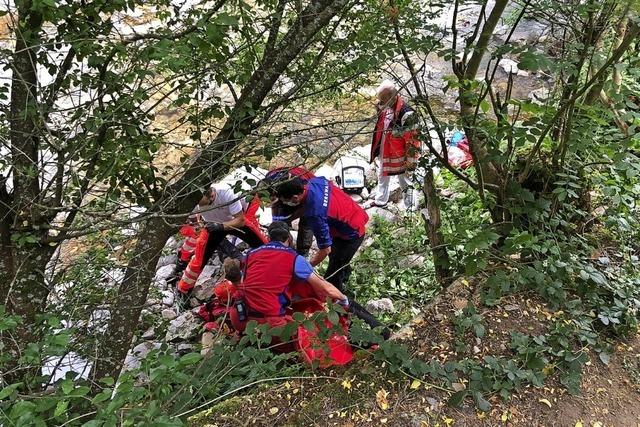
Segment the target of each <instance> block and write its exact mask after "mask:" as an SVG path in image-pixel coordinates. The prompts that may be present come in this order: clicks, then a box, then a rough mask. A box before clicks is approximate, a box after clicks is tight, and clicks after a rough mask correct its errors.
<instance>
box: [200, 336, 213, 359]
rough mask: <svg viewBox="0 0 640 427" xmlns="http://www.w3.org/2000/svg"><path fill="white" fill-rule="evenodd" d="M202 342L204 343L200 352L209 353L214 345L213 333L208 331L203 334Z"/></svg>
mask: <svg viewBox="0 0 640 427" xmlns="http://www.w3.org/2000/svg"><path fill="white" fill-rule="evenodd" d="M200 343H201V344H202V350H200V354H202V355H203V356H204V355H205V354H207V353H209V352H210V351H211V348H212V347H213V343H214V335H213V333H211V332H209V331H207V332H205V333H204V334H202V339H201V340H200Z"/></svg>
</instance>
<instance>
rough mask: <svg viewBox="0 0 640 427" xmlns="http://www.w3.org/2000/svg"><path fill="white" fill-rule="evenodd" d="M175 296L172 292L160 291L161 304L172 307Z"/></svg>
mask: <svg viewBox="0 0 640 427" xmlns="http://www.w3.org/2000/svg"><path fill="white" fill-rule="evenodd" d="M175 299H176V296H175V294H174V293H173V291H162V304H164V305H167V306H169V307H170V306H172V305H173V303H174V302H175Z"/></svg>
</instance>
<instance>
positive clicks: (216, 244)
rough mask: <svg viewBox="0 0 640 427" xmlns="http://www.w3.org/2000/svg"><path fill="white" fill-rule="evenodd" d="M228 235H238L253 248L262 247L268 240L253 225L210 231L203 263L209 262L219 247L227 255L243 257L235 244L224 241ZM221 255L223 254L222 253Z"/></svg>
mask: <svg viewBox="0 0 640 427" xmlns="http://www.w3.org/2000/svg"><path fill="white" fill-rule="evenodd" d="M228 235H231V236H236V237H238V238H239V239H240V240H242V241H243V242H245V243H246V244H247V245H249V246H250V247H252V248H257V247H260V246H262V245H263V244H265V243H266V240H264V237H263V236H262V235H261V234H260V233H258V232H256V231H255V230H253V229H252V228H251V227H248V226H246V225H245V226H244V227H240V228H238V229H237V230H225V231H223V232H217V233H210V234H209V239H208V240H207V246H206V247H205V249H204V257H203V258H204V259H203V261H202V265H205V264H207V262H209V260H210V259H211V257H212V256H213V254H214V252H215V251H216V250H218V249H220V252H224V254H225V255H227V256H230V257H232V258H238V259H239V258H240V257H241V253H240V251H238V249H237V248H236V247H235V246H233V245H232V244H231V243H230V242H229V244H227V243H224V241H225V240H226V237H227V236H228ZM221 243H222V245H221ZM221 246H222V247H221ZM220 255H222V253H221V254H220ZM222 258H223V257H222V256H220V259H221V260H222Z"/></svg>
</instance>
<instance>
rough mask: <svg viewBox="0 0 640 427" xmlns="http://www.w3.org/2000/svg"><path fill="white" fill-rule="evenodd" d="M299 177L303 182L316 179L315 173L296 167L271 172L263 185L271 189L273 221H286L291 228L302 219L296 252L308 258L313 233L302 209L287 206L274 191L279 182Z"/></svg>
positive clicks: (299, 225)
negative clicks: (292, 223)
mask: <svg viewBox="0 0 640 427" xmlns="http://www.w3.org/2000/svg"><path fill="white" fill-rule="evenodd" d="M296 176H297V177H299V178H300V179H301V180H302V181H303V182H307V181H309V180H310V179H311V178H315V175H313V173H311V172H309V171H308V170H306V169H305V168H303V167H299V166H295V167H292V168H284V167H283V168H277V169H273V170H270V171H269V172H268V173H267V175H266V176H265V178H264V180H263V184H265V185H268V186H269V187H270V189H269V193H270V195H271V216H272V219H273V221H284V222H286V223H287V224H288V225H289V227H291V222H292V221H293V220H295V219H298V218H299V219H300V222H299V224H298V238H297V239H296V247H295V248H296V251H297V252H298V253H299V254H300V255H302V256H304V257H306V256H307V255H309V250H310V249H311V245H312V244H313V231H312V230H311V228H309V226H308V224H307V221H306V220H305V219H304V217H303V215H302V209H301V208H300V207H295V206H287V205H285V204H284V203H282V201H280V200H279V199H278V197H277V196H276V194H275V190H274V189H273V185H274V184H275V183H277V182H279V181H284V180H287V179H290V178H292V177H296Z"/></svg>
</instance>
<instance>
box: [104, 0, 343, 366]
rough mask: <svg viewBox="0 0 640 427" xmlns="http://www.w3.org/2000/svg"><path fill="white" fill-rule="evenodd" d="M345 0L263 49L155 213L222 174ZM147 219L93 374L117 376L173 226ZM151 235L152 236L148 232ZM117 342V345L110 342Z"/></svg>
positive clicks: (188, 199) (314, 7) (179, 207)
mask: <svg viewBox="0 0 640 427" xmlns="http://www.w3.org/2000/svg"><path fill="white" fill-rule="evenodd" d="M346 4H347V0H316V1H313V2H312V3H310V4H309V5H308V6H307V7H306V9H305V10H303V11H302V12H301V14H300V17H299V18H298V19H297V21H296V22H295V23H293V25H292V26H291V27H290V30H289V32H288V33H287V34H286V35H285V36H284V38H283V39H282V40H281V41H280V43H277V45H276V46H275V48H274V49H273V50H272V51H270V52H265V57H264V58H263V61H262V65H261V66H260V67H259V68H258V69H257V70H256V71H255V72H254V73H253V75H252V76H251V77H250V79H249V81H248V82H247V84H246V86H245V87H244V89H243V91H242V93H241V95H240V97H239V99H238V102H237V104H236V105H235V106H234V108H233V110H232V111H231V113H230V116H229V119H228V120H227V122H226V123H225V125H224V126H223V128H222V130H221V131H220V133H219V134H218V136H217V137H216V138H215V139H214V140H213V141H212V142H211V143H210V144H208V146H207V147H205V149H204V150H203V151H202V152H201V153H199V154H198V156H197V157H196V159H195V160H194V161H193V163H192V164H191V165H190V166H189V167H188V168H187V170H186V171H185V173H184V174H183V175H182V177H181V178H180V179H179V180H178V181H177V182H176V183H175V184H173V185H171V186H170V187H169V188H168V189H167V191H166V192H165V194H164V196H163V198H162V199H161V200H159V201H158V202H157V203H156V208H155V209H156V211H158V212H163V213H168V214H179V213H183V214H184V215H185V217H186V215H187V214H186V213H185V211H189V210H191V208H192V207H193V206H195V204H196V203H197V201H198V200H199V198H200V193H199V190H198V189H199V188H202V187H204V186H208V185H209V184H210V183H211V182H212V181H213V182H215V181H217V180H219V179H220V178H222V177H223V176H224V175H225V174H226V173H227V172H228V171H229V169H230V167H231V166H230V165H229V164H227V163H226V162H224V161H221V160H223V159H224V158H225V156H226V155H227V154H228V153H230V152H232V151H233V148H234V147H236V146H237V145H238V144H239V143H240V142H241V141H242V139H243V137H244V136H246V135H248V134H249V133H250V132H251V131H252V130H253V127H254V123H255V122H256V111H258V110H259V108H260V106H261V105H262V103H263V101H264V100H265V98H266V97H267V95H268V94H269V92H270V91H271V89H272V87H273V85H274V83H275V82H276V81H277V79H278V78H279V77H280V76H281V75H282V73H283V72H284V71H286V69H287V67H288V66H289V64H290V63H291V62H292V61H293V60H294V59H295V58H296V57H297V56H298V55H299V54H300V53H301V52H302V51H303V49H305V48H306V47H307V45H308V44H309V43H310V42H311V41H312V40H313V38H314V37H315V35H316V34H317V32H318V31H320V30H321V29H322V28H323V27H325V26H326V25H327V24H328V23H329V21H330V20H331V19H332V18H333V17H334V16H336V14H337V13H338V12H340V11H341V10H342V9H343V8H344V7H345V5H346ZM158 221H160V220H157V221H156V220H151V221H150V222H148V223H147V224H145V225H144V227H143V229H142V231H141V232H140V237H139V239H140V240H139V242H138V244H137V246H136V249H137V250H138V252H137V253H136V257H135V258H134V260H132V262H131V263H130V264H129V266H128V267H127V275H126V277H125V281H124V282H123V283H122V285H121V286H120V293H121V294H124V295H121V296H120V297H119V298H118V305H122V306H119V307H117V308H116V310H115V312H114V314H112V319H111V321H110V323H109V326H108V328H107V331H106V333H105V335H104V337H103V339H102V343H103V345H102V346H101V348H100V349H99V352H98V357H97V358H96V365H95V366H94V370H93V373H92V377H93V378H95V379H99V378H102V377H105V376H110V377H112V378H117V377H118V375H119V374H120V369H121V367H122V363H123V361H124V358H125V356H126V354H127V351H128V350H129V346H130V344H131V340H132V339H133V335H134V332H135V330H136V326H137V324H138V318H139V316H140V311H141V310H142V304H143V303H144V301H145V300H146V297H147V293H148V290H149V286H150V284H151V279H152V277H153V271H152V270H153V267H154V266H155V265H156V262H157V260H158V257H159V256H160V250H161V249H162V246H164V242H165V241H166V238H167V237H168V236H169V235H171V234H172V233H173V232H174V231H175V229H176V228H177V227H175V226H169V225H164V223H162V224H161V223H160V222H158ZM150 234H156V237H155V238H154V237H152V236H150ZM113 343H117V345H113Z"/></svg>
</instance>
